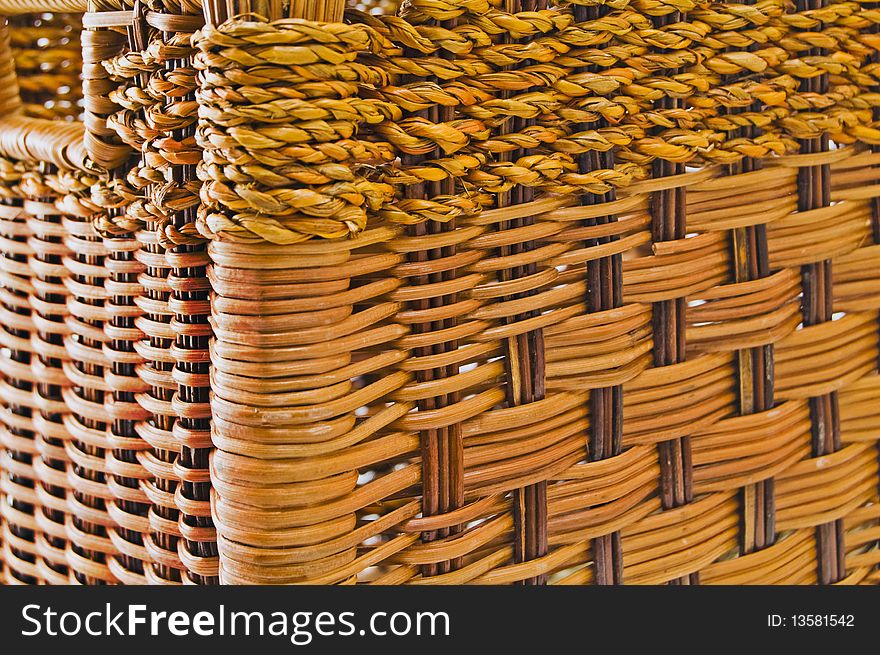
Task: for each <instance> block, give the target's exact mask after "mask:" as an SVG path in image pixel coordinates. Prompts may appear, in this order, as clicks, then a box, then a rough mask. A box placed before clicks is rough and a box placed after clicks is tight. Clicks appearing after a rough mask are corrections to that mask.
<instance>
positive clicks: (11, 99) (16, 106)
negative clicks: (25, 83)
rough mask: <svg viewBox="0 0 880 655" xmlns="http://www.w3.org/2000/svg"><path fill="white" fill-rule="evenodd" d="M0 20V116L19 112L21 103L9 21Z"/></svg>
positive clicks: (1, 18)
mask: <svg viewBox="0 0 880 655" xmlns="http://www.w3.org/2000/svg"><path fill="white" fill-rule="evenodd" d="M0 20H2V21H3V25H2V26H0V116H14V115H16V114H20V113H21V109H22V103H21V97H20V95H19V90H18V76H17V75H16V74H15V61H14V60H13V59H12V46H11V45H10V41H9V21H8V20H7V19H6V18H5V17H0Z"/></svg>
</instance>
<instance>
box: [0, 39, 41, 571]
mask: <svg viewBox="0 0 880 655" xmlns="http://www.w3.org/2000/svg"><path fill="white" fill-rule="evenodd" d="M2 37H3V38H4V39H5V38H6V33H5V30H4V31H3V34H2ZM4 164H5V165H4V171H3V173H4V175H3V186H2V201H3V202H2V205H0V239H2V244H3V248H2V253H3V256H2V258H0V276H2V288H0V323H2V326H3V328H2V330H0V346H2V347H3V348H4V352H3V353H2V359H0V373H2V377H0V401H2V406H0V411H2V414H0V416H2V424H0V445H2V450H0V468H2V471H3V477H2V480H0V485H2V489H3V494H4V496H5V498H4V503H3V507H2V511H3V518H4V522H3V558H4V560H5V564H6V582H7V584H35V583H37V582H40V581H41V578H40V574H39V571H38V568H37V545H36V539H37V533H38V531H39V528H38V527H37V522H36V517H35V509H36V505H37V504H38V501H37V497H36V491H35V486H36V485H35V482H34V478H35V474H34V469H33V463H34V460H35V458H36V456H38V455H39V451H38V450H37V447H36V442H35V431H34V424H33V417H34V416H35V415H36V414H37V408H36V406H35V404H34V394H33V386H34V385H33V382H32V381H33V380H34V377H33V373H32V371H31V361H32V355H31V345H30V337H31V334H32V333H33V331H34V325H33V321H32V318H31V308H30V303H29V301H28V298H29V296H30V294H31V293H32V292H33V287H32V285H31V279H30V278H31V275H32V274H31V270H30V267H29V266H28V264H27V260H28V257H29V256H30V255H32V254H33V253H32V250H31V248H30V246H29V245H28V237H29V236H30V234H29V230H28V227H27V224H26V222H25V217H24V210H23V208H22V196H23V194H22V191H21V188H20V186H19V185H20V183H21V175H22V168H23V167H22V166H21V165H20V164H18V165H16V164H15V163H13V162H9V161H5V162H4Z"/></svg>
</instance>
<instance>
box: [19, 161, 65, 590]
mask: <svg viewBox="0 0 880 655" xmlns="http://www.w3.org/2000/svg"><path fill="white" fill-rule="evenodd" d="M42 169H43V171H44V174H39V173H37V172H36V171H34V172H32V173H28V175H27V176H26V178H25V183H24V184H23V185H22V186H23V189H24V190H25V193H26V194H27V197H28V199H27V200H26V202H25V210H26V211H27V213H28V225H29V227H30V231H31V233H32V235H33V236H32V237H31V238H30V240H29V243H30V245H31V248H32V249H33V252H34V254H33V257H32V259H31V260H30V267H31V269H32V270H33V272H34V279H33V295H32V296H31V306H32V307H33V310H34V326H35V328H36V330H35V332H34V334H33V335H32V336H31V343H32V344H33V348H34V353H35V356H34V358H33V359H32V361H31V366H32V368H33V371H34V377H35V378H36V380H38V383H37V385H36V389H35V394H36V399H37V405H38V406H39V410H40V411H39V414H38V415H36V416H35V417H34V427H35V428H36V432H37V437H36V438H37V448H38V450H39V451H40V457H39V459H38V460H37V461H36V462H35V463H34V469H35V471H36V473H37V477H38V478H39V480H40V483H41V484H40V486H39V487H38V488H37V497H38V498H39V500H40V505H41V506H42V508H41V511H40V512H39V513H38V514H37V523H38V525H40V528H41V532H42V537H41V538H40V539H39V541H38V547H39V550H40V571H41V573H42V576H43V579H44V580H45V581H46V583H47V584H67V583H68V581H69V569H68V566H67V555H66V550H67V531H66V524H67V522H68V521H69V520H70V510H69V507H68V504H67V498H68V494H69V492H70V482H69V480H68V466H69V463H70V462H69V459H68V457H67V452H66V450H65V444H66V442H67V441H69V439H70V435H69V433H68V431H67V428H66V426H65V423H64V419H65V416H66V415H67V414H69V412H70V410H69V409H68V407H67V404H66V403H65V402H64V398H63V395H62V390H63V389H65V388H66V387H68V386H69V385H70V382H69V381H68V379H67V376H66V374H65V371H64V368H65V366H69V360H68V357H67V351H66V350H65V348H64V337H65V336H66V335H67V334H68V332H69V328H68V327H67V324H66V318H67V316H68V311H67V297H68V292H67V288H66V287H65V285H64V280H65V279H66V278H67V276H68V275H69V273H68V269H67V267H66V266H65V264H64V258H65V257H67V256H68V255H69V250H68V248H67V245H66V244H65V242H64V237H65V236H66V235H65V231H64V226H63V225H62V219H61V212H60V211H59V209H58V208H57V207H56V201H57V200H58V198H59V196H58V192H59V190H58V189H53V188H52V186H51V185H50V183H49V182H50V180H49V179H47V178H49V177H50V176H51V177H54V178H55V181H56V185H57V182H60V176H59V175H57V174H54V175H53V173H52V171H51V167H49V166H48V165H44V166H42ZM71 181H73V180H72V179H71Z"/></svg>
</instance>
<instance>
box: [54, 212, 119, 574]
mask: <svg viewBox="0 0 880 655" xmlns="http://www.w3.org/2000/svg"><path fill="white" fill-rule="evenodd" d="M64 225H65V227H66V228H67V232H68V234H69V237H68V246H69V248H70V250H71V258H70V259H68V260H67V261H66V263H67V265H68V267H69V268H70V272H71V275H70V277H68V278H67V279H66V280H65V284H66V285H67V289H68V291H69V293H70V296H71V298H70V300H69V301H68V309H69V310H70V316H69V317H68V325H69V327H70V334H69V335H68V336H67V337H66V339H65V346H66V347H67V353H68V356H69V357H70V359H71V361H72V362H73V366H71V367H70V369H69V370H68V377H69V378H70V380H71V382H72V387H70V388H68V389H65V392H64V397H65V400H66V401H67V405H68V406H69V407H70V409H71V410H72V414H70V415H69V416H67V417H65V418H66V420H67V426H68V430H69V431H70V433H71V436H72V437H73V439H72V440H71V441H69V442H68V443H67V453H68V456H69V457H70V460H71V462H72V464H73V465H72V467H71V469H70V478H71V485H72V487H73V493H72V494H71V495H70V496H69V497H68V502H69V504H70V508H71V513H72V514H73V520H72V521H71V523H70V524H69V526H68V537H69V539H70V542H71V548H70V549H69V550H68V562H69V565H70V568H71V571H72V573H73V576H72V580H71V581H72V582H77V583H80V584H100V583H109V582H115V581H116V577H115V576H114V575H113V573H112V572H111V571H110V568H109V566H108V563H107V560H108V556H110V555H115V554H116V553H117V550H116V547H115V546H114V545H113V542H112V541H111V540H110V536H109V530H110V529H111V528H112V527H113V526H114V524H115V523H114V521H113V519H112V518H111V517H110V514H109V513H108V507H107V506H108V502H109V501H110V500H111V499H113V497H114V496H113V493H112V492H111V491H110V489H109V487H108V486H107V481H108V471H107V465H106V452H107V450H108V449H109V448H111V446H110V443H109V440H108V421H107V413H106V412H105V410H104V403H105V401H106V400H109V398H107V397H106V396H108V395H109V393H108V392H109V391H110V390H109V388H108V386H107V384H106V382H105V381H104V375H105V371H106V369H108V368H109V367H110V362H109V360H108V359H107V356H106V354H105V353H104V343H105V342H106V341H107V337H106V335H105V333H104V324H105V322H106V321H107V320H108V319H109V313H108V310H107V308H106V307H105V302H106V300H107V299H108V296H107V291H106V288H105V282H106V279H107V277H108V271H107V269H106V268H105V266H104V260H105V258H106V257H107V255H108V254H109V251H108V250H107V248H106V246H105V245H104V241H103V239H101V238H100V237H99V236H97V234H96V233H95V232H94V228H93V227H92V222H91V219H90V218H84V217H77V216H66V217H65V218H64Z"/></svg>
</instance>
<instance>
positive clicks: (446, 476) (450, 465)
mask: <svg viewBox="0 0 880 655" xmlns="http://www.w3.org/2000/svg"><path fill="white" fill-rule="evenodd" d="M422 4H423V3H420V2H418V1H416V2H415V3H413V5H412V7H413V8H414V9H416V10H419V9H423V7H422V6H421V5H422ZM428 9H429V10H430V8H428ZM456 13H460V12H456ZM428 15H430V13H429V14H428ZM427 24H428V25H439V26H441V27H444V28H447V29H448V28H451V27H453V26H454V25H455V24H456V20H455V19H453V20H447V21H441V20H438V19H434V18H431V19H429V21H428V23H427ZM405 54H406V55H408V56H414V55H417V54H418V53H416V52H414V51H412V50H408V51H406V52H405ZM442 54H443V55H444V56H446V57H448V56H449V53H448V52H445V51H444V52H443V53H442ZM418 81H424V82H427V83H428V84H436V83H437V79H436V78H433V77H427V78H421V80H420V78H415V77H412V78H408V79H406V80H404V82H413V83H415V82H418ZM416 115H417V116H418V117H419V118H421V119H423V120H424V121H426V122H428V123H429V124H431V125H437V124H445V123H446V122H448V121H450V120H453V119H454V118H455V112H454V110H453V108H452V107H449V106H440V105H437V104H432V106H431V107H430V108H428V109H424V110H421V111H420V112H418V113H417V114H416ZM442 156H443V152H442V150H441V148H440V147H439V146H436V147H435V148H434V149H433V150H432V151H430V152H427V153H424V154H404V155H403V156H402V163H403V165H404V167H407V166H413V167H416V166H419V165H427V164H428V163H429V162H431V161H433V160H436V159H439V158H441V157H442ZM404 193H405V197H406V199H410V200H414V201H418V200H426V199H433V198H437V197H444V196H448V197H451V196H454V195H455V193H456V183H455V179H454V178H452V177H445V178H444V179H442V180H441V181H439V182H427V183H417V184H411V185H408V186H407V187H406V188H405V192H404ZM456 228H457V221H456V218H455V217H453V218H451V219H450V220H448V221H444V222H441V221H438V220H427V221H423V222H419V223H416V224H415V225H410V226H407V228H406V237H408V238H411V239H418V240H419V241H420V242H421V243H423V244H425V246H426V247H425V248H422V249H418V250H415V251H413V252H408V253H407V254H406V257H407V261H408V263H410V264H412V265H414V266H418V267H419V268H421V269H422V271H423V273H422V274H420V275H414V276H412V277H409V278H408V279H407V282H408V283H409V284H410V285H412V286H413V287H419V286H424V285H435V286H440V285H442V284H443V283H449V282H453V281H454V280H455V279H456V278H457V277H458V272H457V267H456V266H450V265H449V263H450V262H453V263H454V262H455V261H456V255H458V254H459V251H458V247H457V245H455V244H452V245H448V246H445V247H441V248H429V247H427V246H429V245H430V243H431V241H432V239H431V238H430V236H429V235H443V234H451V233H453V232H455V230H456ZM438 238H440V239H442V236H441V237H438ZM427 288H428V289H431V288H432V287H427ZM459 300H460V298H459V294H458V293H449V294H445V295H436V294H432V293H431V292H427V293H425V294H424V297H421V298H418V299H417V300H413V301H411V302H408V303H406V305H405V307H404V311H405V312H408V313H411V314H412V316H413V317H417V316H421V317H422V319H421V320H416V321H414V322H413V323H412V325H411V329H412V334H413V335H420V336H422V337H423V338H426V339H427V340H428V341H429V342H430V343H431V345H428V346H422V347H417V348H415V350H414V354H415V356H416V357H424V358H426V359H430V358H431V357H434V356H440V357H441V358H442V356H443V355H444V354H446V353H450V352H453V351H455V350H456V349H457V348H458V342H457V341H456V340H455V339H442V340H439V341H438V340H437V339H436V338H435V339H432V338H431V337H430V334H431V333H432V332H433V331H435V330H436V331H442V330H449V331H451V332H455V328H456V327H457V326H458V324H459V317H458V315H457V313H455V314H454V315H452V316H448V317H446V318H443V319H440V320H432V318H431V316H432V314H441V315H442V314H444V313H448V312H444V307H449V306H454V305H455V304H456V303H457V302H459ZM457 372H458V367H457V366H445V367H438V368H424V367H421V366H420V367H418V368H417V370H416V371H415V374H416V381H417V382H418V383H428V382H434V381H438V380H442V379H444V378H447V377H450V376H452V375H455V374H456V373H457ZM460 400H461V394H460V392H458V391H454V392H452V393H444V394H440V395H436V396H432V397H428V398H419V399H418V401H417V405H418V409H419V411H424V412H430V411H437V410H441V411H442V410H443V409H444V408H446V407H448V406H450V405H453V404H455V403H457V402H460ZM419 441H420V444H421V455H422V514H423V515H424V516H434V515H437V514H445V513H447V512H450V511H452V510H455V509H458V508H459V507H461V506H462V504H463V503H464V459H463V456H464V452H463V445H462V436H461V425H460V423H459V422H458V421H452V423H451V424H449V425H444V426H443V427H439V428H431V429H427V430H421V431H420V432H419ZM460 530H461V526H449V527H444V528H441V529H439V530H430V531H425V532H423V533H422V541H424V542H426V543H429V542H432V541H435V540H437V539H442V538H444V537H448V536H449V535H451V534H456V533H457V532H459V531H460ZM460 565H461V561H460V560H459V559H455V560H451V561H444V562H437V563H430V564H424V565H423V566H422V567H421V569H422V575H425V576H432V575H437V574H439V573H446V572H448V571H450V570H455V569H456V568H458V567H459V566H460Z"/></svg>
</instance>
